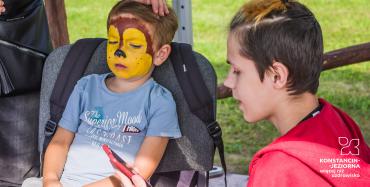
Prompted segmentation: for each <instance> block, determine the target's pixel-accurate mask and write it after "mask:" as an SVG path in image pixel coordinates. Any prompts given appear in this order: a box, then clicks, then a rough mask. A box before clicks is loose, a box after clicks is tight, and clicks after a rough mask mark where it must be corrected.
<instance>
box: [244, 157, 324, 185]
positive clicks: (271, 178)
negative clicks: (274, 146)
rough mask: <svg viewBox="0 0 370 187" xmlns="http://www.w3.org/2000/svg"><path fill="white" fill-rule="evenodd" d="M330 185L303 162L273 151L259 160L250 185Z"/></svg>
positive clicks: (251, 176) (249, 182)
mask: <svg viewBox="0 0 370 187" xmlns="http://www.w3.org/2000/svg"><path fill="white" fill-rule="evenodd" d="M254 186H258V187H274V186H279V187H280V186H287V187H289V186H330V185H329V184H328V183H327V182H326V181H325V180H324V179H323V178H322V177H320V176H319V175H318V174H316V173H315V171H313V170H312V169H311V168H309V167H308V166H307V165H306V164H304V163H303V162H301V161H299V160H297V159H296V158H294V157H291V156H289V155H287V154H285V153H283V152H271V153H268V154H266V155H264V156H263V157H262V158H260V159H259V160H258V162H257V163H256V165H255V166H254V169H253V171H252V173H251V174H250V178H249V181H248V187H254Z"/></svg>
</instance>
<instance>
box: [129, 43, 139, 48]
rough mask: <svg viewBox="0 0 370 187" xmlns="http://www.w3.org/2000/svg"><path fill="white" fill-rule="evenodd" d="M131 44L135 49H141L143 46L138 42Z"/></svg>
mask: <svg viewBox="0 0 370 187" xmlns="http://www.w3.org/2000/svg"><path fill="white" fill-rule="evenodd" d="M129 45H130V46H131V47H133V48H135V49H140V48H141V47H142V45H137V44H129Z"/></svg>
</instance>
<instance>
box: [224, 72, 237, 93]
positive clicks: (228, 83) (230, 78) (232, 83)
mask: <svg viewBox="0 0 370 187" xmlns="http://www.w3.org/2000/svg"><path fill="white" fill-rule="evenodd" d="M224 86H226V87H228V88H230V89H234V87H235V80H234V77H233V75H232V74H230V73H229V74H228V75H227V77H226V79H225V81H224Z"/></svg>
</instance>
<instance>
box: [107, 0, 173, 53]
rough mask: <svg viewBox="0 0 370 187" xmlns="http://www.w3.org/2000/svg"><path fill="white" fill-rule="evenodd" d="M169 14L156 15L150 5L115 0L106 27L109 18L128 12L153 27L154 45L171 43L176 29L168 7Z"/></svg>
mask: <svg viewBox="0 0 370 187" xmlns="http://www.w3.org/2000/svg"><path fill="white" fill-rule="evenodd" d="M168 10H169V14H168V15H166V16H158V15H156V14H155V13H153V11H152V6H151V5H145V4H142V3H138V2H135V1H128V0H122V1H119V2H117V4H115V5H114V6H113V8H112V9H111V11H110V12H109V15H108V20H107V28H109V24H110V22H111V21H112V20H111V19H112V18H114V17H115V16H118V15H120V14H123V13H129V14H132V15H134V16H135V17H136V18H138V19H140V20H142V21H144V22H146V23H148V24H150V25H151V26H152V27H153V29H154V34H153V36H152V37H153V38H152V39H153V42H154V44H155V45H156V47H161V46H163V45H164V44H169V43H171V41H172V39H173V37H174V35H175V32H176V30H177V27H178V24H177V17H176V14H175V12H174V11H173V10H172V9H171V8H170V7H168Z"/></svg>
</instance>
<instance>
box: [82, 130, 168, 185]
mask: <svg viewBox="0 0 370 187" xmlns="http://www.w3.org/2000/svg"><path fill="white" fill-rule="evenodd" d="M168 140H169V138H167V137H154V136H147V137H145V138H144V141H143V144H142V145H141V147H140V150H139V152H138V153H137V155H136V158H135V163H134V168H135V170H136V171H137V172H139V174H140V175H141V176H142V177H143V178H144V179H145V180H147V179H149V177H150V176H151V175H152V174H153V173H154V171H155V169H156V168H157V166H158V164H159V162H160V161H161V159H162V156H163V154H164V151H165V150H166V147H167V143H168ZM120 181H121V180H120V179H119V178H117V176H115V175H112V176H110V177H108V178H105V179H103V180H100V181H96V182H94V183H91V184H89V185H86V186H85V187H99V186H106V187H109V186H122V185H121V182H120Z"/></svg>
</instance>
